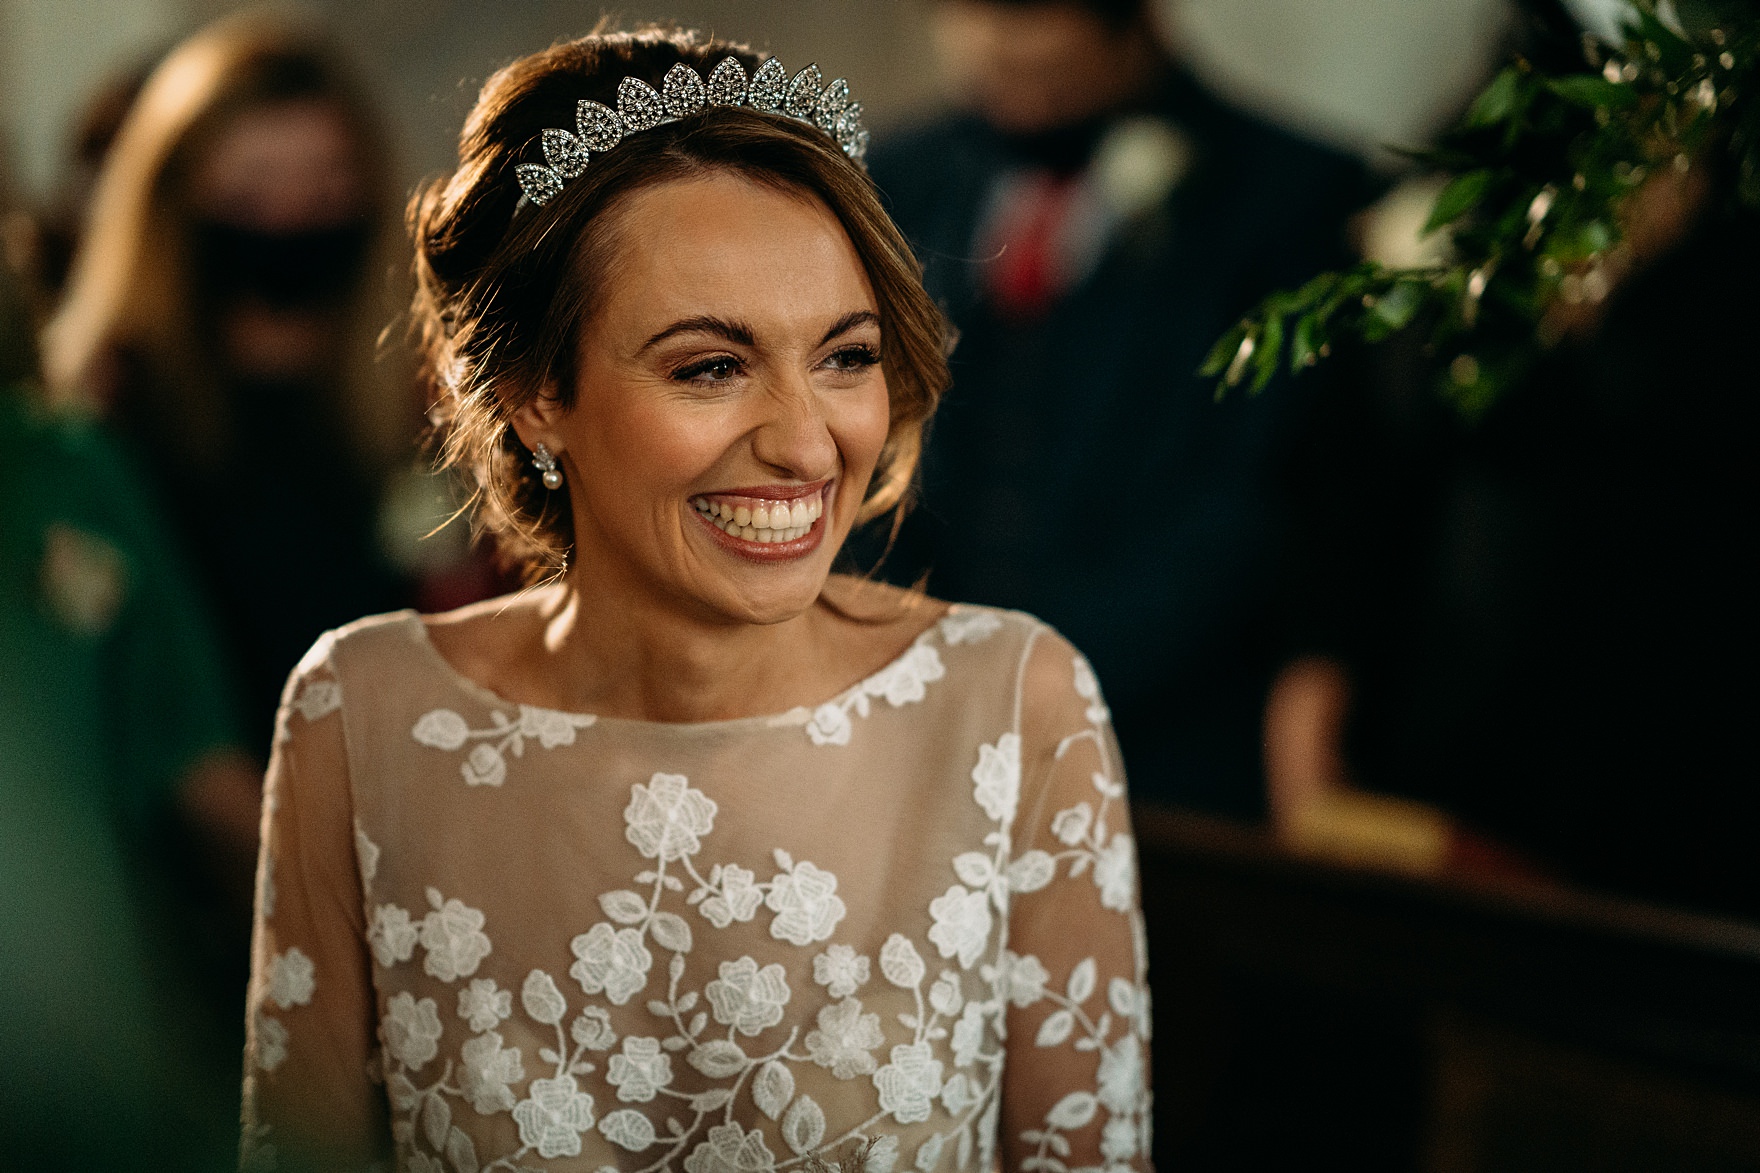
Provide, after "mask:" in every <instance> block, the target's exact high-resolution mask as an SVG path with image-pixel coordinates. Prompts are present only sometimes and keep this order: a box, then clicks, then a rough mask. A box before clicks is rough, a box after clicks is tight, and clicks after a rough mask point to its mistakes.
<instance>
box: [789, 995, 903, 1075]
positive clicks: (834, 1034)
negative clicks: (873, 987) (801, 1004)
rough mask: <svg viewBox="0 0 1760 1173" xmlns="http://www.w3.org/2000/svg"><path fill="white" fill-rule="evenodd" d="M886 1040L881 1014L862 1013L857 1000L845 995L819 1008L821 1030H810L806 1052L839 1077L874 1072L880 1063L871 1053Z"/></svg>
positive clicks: (814, 1060)
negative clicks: (839, 999)
mask: <svg viewBox="0 0 1760 1173" xmlns="http://www.w3.org/2000/svg"><path fill="white" fill-rule="evenodd" d="M885 1041H886V1036H885V1034H884V1033H882V1031H881V1030H880V1016H879V1015H878V1014H863V1013H862V1004H861V1002H860V1001H859V1000H858V999H855V998H845V999H844V1000H843V1001H841V1002H837V1003H834V1004H833V1005H830V1006H826V1007H824V1008H823V1009H821V1010H820V1011H819V1029H818V1030H815V1031H809V1032H808V1033H807V1054H808V1055H809V1056H811V1058H812V1060H813V1062H815V1063H817V1064H818V1065H819V1066H821V1067H829V1068H830V1069H831V1074H833V1075H835V1076H836V1077H837V1078H838V1079H854V1078H856V1077H857V1076H858V1075H872V1074H874V1069H875V1068H876V1067H877V1066H878V1062H877V1060H875V1058H874V1056H873V1055H872V1054H871V1053H870V1052H872V1051H873V1049H874V1048H875V1047H878V1046H879V1045H880V1044H881V1043H883V1042H885Z"/></svg>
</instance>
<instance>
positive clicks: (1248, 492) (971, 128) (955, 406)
mask: <svg viewBox="0 0 1760 1173" xmlns="http://www.w3.org/2000/svg"><path fill="white" fill-rule="evenodd" d="M1149 7H1150V6H1149V5H1148V4H1146V3H1144V2H1143V0H1083V2H1079V3H1078V2H1074V0H1050V2H1047V0H1040V2H1028V3H1020V2H1005V0H942V3H940V4H939V5H938V6H937V10H936V21H937V29H938V34H939V36H940V38H941V42H942V45H941V47H942V49H943V50H944V52H943V55H942V56H943V60H944V62H946V64H947V66H948V69H949V71H950V73H952V74H953V75H954V76H953V80H954V82H955V85H956V88H958V89H959V90H961V91H963V97H964V101H963V103H962V105H963V108H962V109H960V110H959V111H958V112H956V113H953V114H951V115H949V116H947V117H945V118H942V119H940V120H938V121H935V122H933V123H931V124H929V125H926V126H923V127H920V128H918V129H916V130H914V131H911V132H908V133H903V134H900V135H897V136H895V137H893V138H891V139H883V140H882V141H880V142H877V143H876V145H875V148H874V150H873V153H872V155H871V165H872V173H873V175H874V177H875V179H876V181H877V182H878V183H879V185H880V186H881V188H882V190H883V191H884V192H885V194H886V196H887V197H888V199H889V200H890V203H891V209H892V212H893V215H894V217H895V219H896V220H897V222H898V223H899V225H900V226H901V227H902V228H903V229H904V231H905V233H906V234H907V236H908V237H909V238H910V239H911V241H912V243H913V245H914V246H915V247H916V248H917V250H918V252H919V255H920V256H921V257H922V259H923V260H924V262H925V264H926V267H927V284H928V288H929V290H930V292H931V293H932V294H933V295H934V296H935V297H936V298H937V299H938V300H939V301H941V302H942V303H943V305H944V307H945V308H946V310H947V311H948V313H949V315H950V316H951V318H952V320H953V322H954V324H955V326H956V327H957V328H958V330H959V332H960V335H961V340H960V342H959V345H958V347H957V349H956V351H955V353H954V355H953V360H952V365H953V375H954V384H953V390H952V392H951V393H950V394H949V396H948V398H947V401H946V410H945V412H944V414H943V415H942V416H941V417H940V418H939V419H938V420H937V423H936V430H935V433H934V435H933V437H932V438H931V441H930V445H929V449H928V453H927V459H926V463H925V476H924V484H923V496H922V499H921V506H920V508H919V509H918V510H917V511H916V513H915V514H914V515H913V516H912V517H911V519H910V520H909V521H907V522H906V524H905V526H904V527H903V529H902V530H901V531H900V532H899V533H898V534H897V536H896V540H895V542H894V543H893V545H892V549H891V551H890V553H889V555H888V556H887V558H886V560H885V562H884V565H883V573H884V574H886V575H888V576H890V577H893V578H894V579H895V580H899V581H915V580H917V579H919V578H921V577H922V576H923V575H924V574H927V575H928V580H929V585H930V587H931V589H933V590H935V591H936V592H938V593H942V594H951V595H954V596H957V597H961V598H972V599H976V600H981V601H983V602H986V603H993V604H998V605H1003V606H1010V607H1018V608H1022V609H1025V610H1031V611H1033V612H1035V613H1036V614H1039V615H1042V616H1044V617H1045V618H1046V619H1047V620H1048V621H1050V622H1051V623H1053V624H1055V625H1056V626H1058V627H1059V628H1060V629H1061V630H1063V631H1064V632H1065V633H1066V634H1067V635H1068V636H1069V637H1070V638H1071V639H1072V640H1074V641H1075V642H1076V643H1077V644H1078V645H1080V646H1081V647H1083V648H1085V649H1087V650H1088V652H1089V654H1090V656H1091V657H1092V659H1093V662H1094V666H1095V668H1096V669H1097V670H1098V671H1099V672H1100V674H1101V676H1102V677H1103V678H1104V679H1105V680H1106V681H1107V682H1108V691H1109V693H1110V696H1111V700H1112V704H1113V711H1114V716H1115V719H1116V721H1117V728H1118V732H1119V736H1120V738H1121V740H1122V742H1123V747H1124V752H1125V757H1126V760H1127V761H1129V762H1130V764H1131V771H1132V777H1133V778H1136V779H1140V780H1141V781H1140V787H1139V795H1140V797H1143V798H1147V799H1148V800H1150V801H1160V802H1175V803H1180V804H1183V805H1187V806H1191V807H1195V808H1200V809H1206V810H1210V811H1214V812H1220V813H1225V814H1231V815H1237V816H1243V817H1256V816H1258V815H1259V814H1261V813H1262V811H1263V805H1264V798H1263V784H1262V773H1261V768H1260V765H1259V742H1260V732H1259V723H1260V715H1261V710H1262V707H1263V703H1264V698H1265V692H1266V687H1267V684H1268V681H1269V679H1270V673H1271V670H1272V666H1273V662H1274V660H1275V658H1276V654H1275V651H1274V650H1273V648H1272V647H1271V643H1272V636H1271V634H1270V632H1271V628H1272V626H1273V625H1272V624H1271V623H1270V622H1269V621H1268V618H1267V616H1268V613H1269V611H1270V609H1271V606H1270V599H1271V596H1272V593H1273V584H1272V579H1273V578H1274V570H1273V567H1274V562H1275V555H1274V553H1273V550H1274V547H1275V543H1276V538H1275V532H1276V529H1277V520H1276V517H1275V515H1274V510H1273V508H1272V504H1271V499H1272V494H1271V491H1270V484H1271V482H1272V480H1273V477H1272V471H1271V469H1272V466H1273V464H1274V463H1275V461H1276V459H1277V456H1276V452H1277V449H1278V446H1279V444H1280V437H1281V436H1283V435H1284V434H1285V433H1286V432H1287V430H1288V428H1289V426H1290V423H1291V419H1292V417H1293V415H1294V414H1295V413H1296V412H1298V411H1299V405H1300V401H1301V398H1302V397H1300V396H1292V395H1287V394H1272V395H1265V396H1260V397H1256V398H1255V397H1248V396H1245V395H1237V396H1231V397H1229V398H1228V399H1226V400H1225V401H1222V402H1217V401H1216V398H1215V395H1214V385H1213V384H1212V383H1211V382H1210V381H1208V380H1205V379H1202V378H1199V377H1198V375H1197V373H1196V372H1197V369H1198V366H1199V365H1200V363H1201V362H1202V361H1203V358H1204V356H1205V354H1206V352H1207V351H1208V350H1209V348H1210V346H1211V345H1212V344H1213V343H1214V341H1215V340H1216V338H1217V337H1218V336H1220V335H1221V334H1222V333H1223V332H1224V331H1226V330H1227V329H1228V328H1229V327H1230V326H1231V325H1233V323H1234V322H1235V321H1236V320H1237V319H1238V318H1239V317H1240V315H1241V314H1242V313H1244V312H1245V311H1246V310H1247V309H1248V308H1250V307H1251V306H1252V305H1253V304H1254V303H1255V302H1257V301H1258V299H1259V298H1261V297H1262V296H1264V295H1265V294H1267V293H1268V292H1270V291H1272V290H1273V289H1276V288H1279V287H1281V286H1287V285H1290V284H1292V283H1295V282H1299V281H1300V280H1302V279H1304V278H1305V277H1307V276H1308V275H1310V274H1312V273H1314V272H1316V271H1318V270H1320V269H1322V268H1326V267H1328V265H1330V264H1332V263H1334V262H1335V261H1337V260H1340V259H1342V250H1343V248H1344V240H1343V231H1342V229H1343V225H1344V221H1345V219H1346V218H1347V216H1348V215H1349V214H1350V213H1351V212H1352V211H1354V210H1355V209H1357V208H1358V207H1360V206H1361V205H1362V204H1363V203H1364V202H1366V200H1367V198H1368V197H1369V195H1370V186H1371V185H1370V182H1369V179H1368V177H1367V174H1366V172H1365V170H1364V168H1363V167H1362V166H1361V164H1360V163H1359V162H1358V161H1357V160H1355V159H1353V158H1350V157H1347V156H1345V155H1343V154H1340V153H1338V152H1336V151H1333V150H1330V149H1328V148H1326V147H1323V146H1320V145H1318V144H1315V143H1312V142H1307V141H1304V140H1303V139H1301V138H1299V137H1297V136H1295V135H1293V134H1292V133H1290V132H1288V131H1285V130H1282V129H1279V128H1277V127H1275V126H1272V125H1270V124H1269V123H1267V122H1265V121H1263V120H1261V119H1260V118H1257V117H1255V116H1253V115H1251V114H1249V113H1246V112H1244V111H1242V110H1240V109H1237V108H1235V107H1234V106H1232V105H1230V104H1229V103H1228V102H1226V101H1224V100H1223V99H1221V98H1219V97H1218V96H1216V95H1215V94H1213V93H1212V92H1211V91H1210V90H1209V89H1207V88H1206V87H1205V86H1204V84H1203V83H1201V82H1200V81H1199V80H1198V79H1197V78H1196V77H1194V76H1193V74H1192V73H1191V72H1189V71H1188V70H1187V69H1186V68H1185V67H1184V66H1183V65H1182V64H1180V62H1179V61H1177V60H1176V59H1175V58H1174V57H1172V56H1170V55H1169V53H1168V51H1167V50H1166V48H1165V47H1164V44H1165V42H1164V40H1163V38H1162V37H1161V36H1160V35H1158V31H1157V29H1156V27H1155V26H1154V24H1153V22H1152V21H1151V17H1150V13H1149ZM1303 382H1304V384H1311V383H1312V382H1313V381H1312V380H1303ZM876 552H877V551H876Z"/></svg>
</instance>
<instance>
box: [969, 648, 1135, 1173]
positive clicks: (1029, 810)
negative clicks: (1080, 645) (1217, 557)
mask: <svg viewBox="0 0 1760 1173" xmlns="http://www.w3.org/2000/svg"><path fill="white" fill-rule="evenodd" d="M1022 672H1023V676H1022V683H1021V694H1020V696H1021V700H1020V704H1021V718H1020V729H1021V746H1020V749H1021V765H1022V792H1021V806H1020V816H1019V819H1018V821H1017V823H1016V825H1015V831H1014V838H1015V843H1014V853H1013V862H1012V864H1011V866H1010V869H1009V870H1010V873H1011V875H1010V885H1009V886H1010V888H1011V889H1013V891H1014V892H1015V893H1016V895H1015V896H1014V898H1013V902H1012V905H1011V908H1010V913H1009V939H1008V951H1007V952H1006V953H1005V954H1004V957H1003V965H1004V969H1005V971H1006V973H1007V979H1006V980H1007V994H1008V998H1009V1009H1008V1016H1007V1027H1008V1060H1007V1067H1006V1069H1005V1074H1004V1081H1003V1114H1002V1121H1001V1134H1002V1135H1001V1142H1002V1146H1003V1157H1004V1160H1003V1164H1004V1167H1005V1168H1008V1169H1018V1170H1022V1171H1023V1173H1033V1171H1035V1170H1041V1171H1044V1173H1066V1171H1074V1170H1099V1169H1103V1168H1104V1169H1121V1168H1137V1169H1147V1168H1148V1167H1149V1156H1148V1154H1149V1089H1148V1079H1147V1072H1148V1041H1149V994H1148V986H1147V985H1146V983H1145V976H1146V969H1147V954H1146V949H1145V943H1144V938H1143V927H1142V925H1143V922H1142V913H1141V910H1140V906H1139V904H1138V894H1137V878H1136V843H1135V840H1134V839H1133V838H1132V836H1131V829H1130V813H1129V808H1128V806H1127V802H1126V798H1125V786H1124V772H1123V769H1122V766H1121V764H1120V762H1119V757H1118V747H1117V743H1116V742H1115V741H1114V739H1113V735H1112V727H1111V724H1110V719H1109V716H1108V713H1107V710H1106V705H1105V702H1104V701H1102V699H1101V697H1100V691H1099V687H1098V685H1097V684H1096V682H1095V679H1094V673H1093V671H1092V670H1091V669H1090V668H1089V667H1088V663H1087V661H1086V660H1084V659H1083V658H1082V657H1081V655H1080V654H1078V653H1077V652H1076V651H1075V650H1074V649H1073V648H1071V647H1070V646H1069V644H1067V643H1066V642H1064V641H1063V640H1062V639H1061V638H1059V637H1058V636H1056V635H1054V634H1052V633H1050V632H1042V633H1040V635H1039V636H1038V638H1037V639H1036V641H1035V643H1034V645H1033V646H1032V648H1031V649H1030V650H1029V652H1028V654H1027V657H1026V661H1025V664H1024V666H1023V670H1022Z"/></svg>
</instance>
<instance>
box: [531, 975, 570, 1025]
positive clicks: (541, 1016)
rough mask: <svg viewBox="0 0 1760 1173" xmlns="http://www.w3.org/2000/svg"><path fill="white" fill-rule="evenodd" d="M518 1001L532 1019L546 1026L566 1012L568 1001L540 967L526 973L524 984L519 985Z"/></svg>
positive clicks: (558, 1019)
mask: <svg viewBox="0 0 1760 1173" xmlns="http://www.w3.org/2000/svg"><path fill="white" fill-rule="evenodd" d="M519 1002H520V1005H521V1006H524V1007H525V1008H526V1013H527V1014H529V1015H531V1016H532V1019H533V1021H536V1022H541V1023H543V1024H544V1025H546V1026H555V1025H556V1024H557V1023H559V1022H561V1021H562V1016H563V1015H564V1014H567V1013H568V1002H567V1001H566V1000H565V999H564V998H563V997H562V991H561V990H559V989H557V988H556V983H555V982H554V981H553V980H551V977H550V975H549V974H547V973H545V972H544V971H543V970H541V969H534V970H533V971H532V972H531V973H529V974H527V975H526V982H525V985H523V986H521V987H520V991H519Z"/></svg>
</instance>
